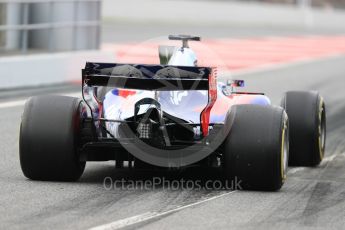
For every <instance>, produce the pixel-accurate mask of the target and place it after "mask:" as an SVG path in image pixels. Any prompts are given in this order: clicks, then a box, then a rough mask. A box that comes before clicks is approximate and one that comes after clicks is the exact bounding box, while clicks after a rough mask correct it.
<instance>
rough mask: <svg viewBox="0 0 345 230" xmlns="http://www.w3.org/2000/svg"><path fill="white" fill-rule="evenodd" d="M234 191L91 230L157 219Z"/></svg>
mask: <svg viewBox="0 0 345 230" xmlns="http://www.w3.org/2000/svg"><path fill="white" fill-rule="evenodd" d="M234 192H236V190H235V191H231V192H227V193H223V194H221V195H218V196H213V197H210V198H207V199H204V200H201V201H198V202H195V203H191V204H188V205H184V206H179V207H177V208H174V209H170V210H168V211H164V212H146V213H143V214H140V215H136V216H132V217H128V218H125V219H121V220H117V221H114V222H111V223H108V224H104V225H100V226H96V227H93V228H91V229H90V230H115V229H120V228H124V227H128V226H130V225H134V224H138V223H141V222H145V221H148V220H152V219H155V218H158V217H162V216H165V215H169V214H171V213H174V212H178V211H180V210H183V209H186V208H190V207H193V206H196V205H200V204H202V203H205V202H208V201H211V200H215V199H218V198H220V197H223V196H227V195H229V194H230V193H234Z"/></svg>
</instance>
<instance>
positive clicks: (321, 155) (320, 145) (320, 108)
mask: <svg viewBox="0 0 345 230" xmlns="http://www.w3.org/2000/svg"><path fill="white" fill-rule="evenodd" d="M322 105H323V98H322V97H320V105H319V124H318V126H319V138H318V140H319V154H320V159H321V160H322V159H323V156H324V152H323V148H322V141H323V140H321V138H322V135H321V133H322V130H321V129H322V127H321V123H322V112H323V108H322Z"/></svg>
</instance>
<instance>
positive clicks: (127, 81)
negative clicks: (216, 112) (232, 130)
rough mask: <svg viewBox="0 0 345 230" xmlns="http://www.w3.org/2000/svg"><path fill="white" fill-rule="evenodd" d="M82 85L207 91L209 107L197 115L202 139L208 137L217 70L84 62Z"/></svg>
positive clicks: (214, 98)
mask: <svg viewBox="0 0 345 230" xmlns="http://www.w3.org/2000/svg"><path fill="white" fill-rule="evenodd" d="M82 84H83V88H84V87H85V86H90V87H92V86H108V87H114V88H123V89H137V90H153V91H173V90H207V91H208V104H207V105H206V107H205V108H204V110H203V111H202V112H201V114H200V123H201V126H202V133H203V135H204V136H206V135H207V134H208V127H209V117H210V112H211V109H212V106H213V104H214V103H215V101H216V99H217V77H216V69H215V68H210V67H195V66H170V65H144V64H118V63H93V62H88V63H86V66H85V69H83V70H82Z"/></svg>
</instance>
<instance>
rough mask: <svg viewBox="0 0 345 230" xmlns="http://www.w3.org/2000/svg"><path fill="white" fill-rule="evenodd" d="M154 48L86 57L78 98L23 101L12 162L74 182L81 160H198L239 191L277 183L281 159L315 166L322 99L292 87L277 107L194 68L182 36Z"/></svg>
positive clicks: (31, 172) (322, 126) (321, 137)
mask: <svg viewBox="0 0 345 230" xmlns="http://www.w3.org/2000/svg"><path fill="white" fill-rule="evenodd" d="M169 39H171V40H181V41H182V43H183V44H182V47H172V46H160V47H159V57H160V64H157V65H147V64H145V65H144V64H119V63H116V64H110V63H86V66H85V69H83V70H82V95H83V99H79V98H73V97H65V96H38V97H32V98H30V99H29V100H28V101H27V103H26V105H25V109H24V113H23V116H22V121H21V126H20V143H19V146H20V163H21V167H22V171H23V173H24V175H25V176H26V177H28V178H30V179H32V180H57V181H74V180H77V179H78V178H79V177H80V176H81V175H82V173H83V171H84V168H85V163H86V161H107V160H114V161H115V165H116V167H122V166H123V165H124V162H125V163H126V164H127V165H128V167H133V168H141V169H142V168H145V167H147V166H150V165H154V166H159V167H166V168H179V167H184V166H188V165H195V164H203V165H204V166H205V165H206V166H208V167H220V168H222V169H223V172H224V177H225V178H226V179H227V180H232V179H233V178H235V177H237V179H238V180H241V182H242V184H241V186H242V187H243V188H245V189H255V190H257V189H259V190H278V189H280V188H281V186H282V185H283V183H284V181H285V179H286V175H287V167H288V165H298V166H316V165H318V164H319V163H320V162H321V160H322V158H323V156H324V152H325V138H326V111H325V103H324V101H323V99H322V97H321V96H320V95H319V94H318V93H317V92H302V91H290V92H287V93H286V94H285V96H284V98H283V99H282V103H281V105H280V106H273V105H271V103H270V100H269V98H268V97H267V96H265V95H264V94H263V93H252V92H238V91H237V90H236V88H238V87H242V86H244V81H242V80H229V81H228V82H227V83H223V82H217V70H216V68H211V67H200V66H197V59H196V55H195V53H194V52H193V51H192V50H191V49H190V48H189V46H188V41H200V37H193V36H187V35H178V36H169Z"/></svg>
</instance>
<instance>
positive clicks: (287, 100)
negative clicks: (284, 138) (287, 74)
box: [281, 91, 326, 166]
mask: <svg viewBox="0 0 345 230" xmlns="http://www.w3.org/2000/svg"><path fill="white" fill-rule="evenodd" d="M281 106H282V107H283V108H284V109H285V110H286V112H287V114H288V117H289V121H290V157H289V165H291V166H316V165H318V164H320V162H321V161H322V159H323V157H324V153H325V146H326V107H325V103H324V101H323V98H322V97H321V96H320V95H319V93H317V92H304V91H289V92H287V93H286V94H285V96H284V97H283V99H282V102H281Z"/></svg>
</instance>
